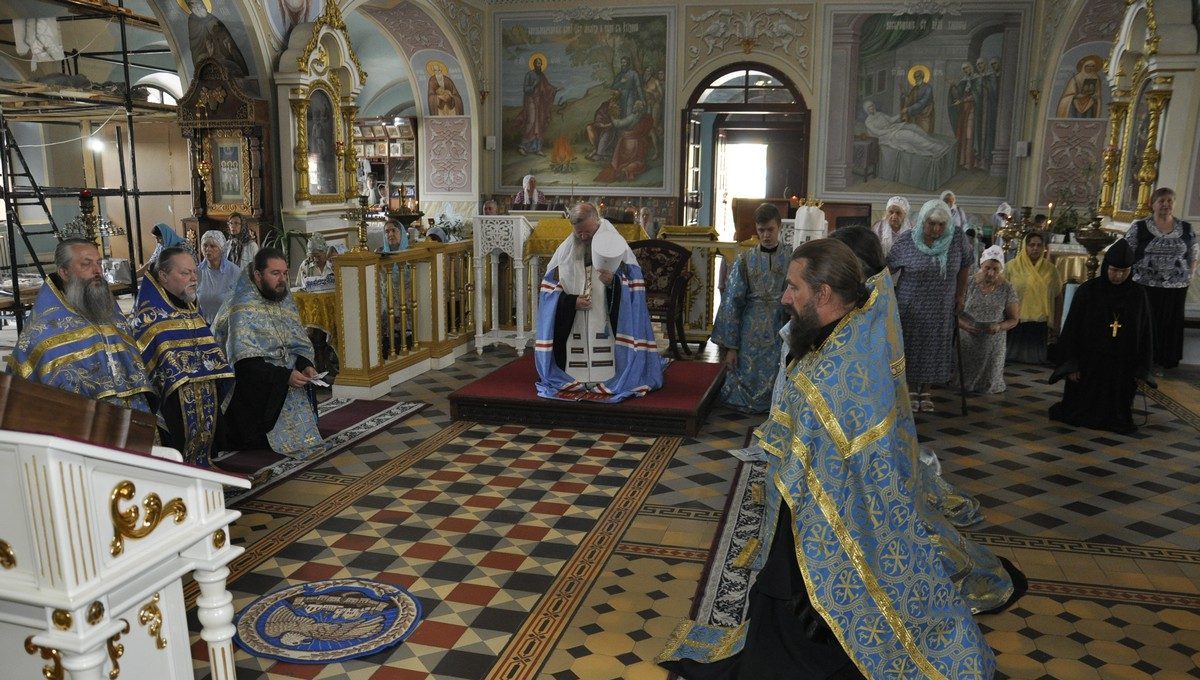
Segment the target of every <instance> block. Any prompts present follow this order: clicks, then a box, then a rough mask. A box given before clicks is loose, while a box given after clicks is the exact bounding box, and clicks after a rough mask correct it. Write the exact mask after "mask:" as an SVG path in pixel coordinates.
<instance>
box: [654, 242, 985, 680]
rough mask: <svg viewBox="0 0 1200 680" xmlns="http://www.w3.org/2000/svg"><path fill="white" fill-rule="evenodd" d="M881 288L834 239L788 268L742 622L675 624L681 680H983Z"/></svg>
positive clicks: (670, 654) (979, 641)
mask: <svg viewBox="0 0 1200 680" xmlns="http://www.w3.org/2000/svg"><path fill="white" fill-rule="evenodd" d="M885 283H886V281H883V280H881V279H879V278H875V279H872V280H871V281H865V280H864V278H863V274H862V271H861V268H860V265H859V263H858V260H857V258H856V257H855V255H854V253H853V252H852V251H851V250H850V249H849V248H848V247H846V246H845V245H844V244H842V243H840V242H837V241H835V240H833V239H818V240H815V241H809V242H807V243H805V244H802V245H801V246H800V247H799V248H797V249H796V251H795V252H794V254H793V255H792V261H791V263H790V264H789V267H788V275H787V286H786V288H785V289H784V292H783V302H784V304H785V305H787V306H788V307H789V308H790V312H791V320H790V322H791V328H790V332H789V335H788V340H787V341H788V344H789V347H790V349H791V355H792V357H793V358H792V360H791V361H790V362H789V364H788V367H787V374H786V381H785V382H784V384H783V389H782V390H781V393H780V394H779V396H778V398H777V400H776V402H775V403H774V404H773V405H772V409H771V416H770V418H769V419H768V420H767V421H766V422H764V423H763V425H762V426H761V427H759V429H758V430H757V431H756V433H755V434H756V435H757V437H758V439H759V442H760V444H761V446H762V447H763V448H764V449H765V450H766V451H767V453H768V454H769V455H768V461H767V474H768V482H767V484H765V518H764V522H765V527H766V530H765V531H764V532H763V533H762V534H760V536H762V537H763V538H762V544H761V547H760V552H759V554H760V555H765V560H763V561H761V562H760V563H759V565H757V566H761V570H760V571H759V574H758V577H757V580H756V581H755V585H754V588H753V590H752V592H751V600H750V607H749V612H748V618H747V620H746V621H745V622H744V623H742V624H741V625H739V626H737V627H734V628H723V627H717V626H712V625H707V624H701V623H698V622H688V623H685V624H684V625H683V626H681V627H680V629H678V630H677V631H676V633H675V635H673V636H672V638H671V641H670V643H669V645H668V647H667V649H666V650H664V652H663V654H662V655H661V656H660V657H659V659H660V662H661V663H663V665H664V666H667V667H668V668H669V669H671V670H672V671H675V672H677V673H679V674H680V675H682V676H683V677H687V678H691V679H693V680H696V679H704V678H754V679H755V680H773V679H777V680H782V679H784V678H789V679H790V678H806V679H822V678H824V679H831V678H860V677H866V678H880V679H883V678H887V679H888V680H892V679H911V680H917V679H919V678H935V679H938V680H964V679H976V680H987V679H988V678H991V677H993V675H994V674H995V669H996V662H995V657H994V655H993V653H992V650H991V648H989V647H988V645H987V643H986V642H985V641H984V639H983V634H982V633H981V631H980V629H979V626H978V625H977V624H976V623H975V621H974V620H973V619H972V616H971V607H970V606H969V605H968V604H967V603H966V602H965V601H964V600H963V598H962V597H961V596H960V594H959V590H958V587H957V586H956V585H955V583H954V582H953V580H952V578H951V575H950V574H949V573H948V572H947V568H946V561H945V560H944V559H943V556H942V554H941V548H940V547H939V546H938V542H937V540H936V539H935V538H934V537H932V536H931V534H930V532H929V529H928V527H927V526H926V525H925V521H924V519H925V514H926V513H924V512H922V511H921V510H920V507H919V500H920V499H919V498H918V495H919V487H918V485H917V483H916V482H915V481H914V471H913V465H914V463H915V461H914V460H913V455H912V454H913V452H914V451H915V450H916V446H917V444H916V431H915V427H914V425H913V420H912V417H911V413H910V412H909V411H908V410H907V408H906V404H905V401H904V400H905V399H906V395H905V394H904V388H903V385H904V378H903V374H904V362H903V358H902V356H900V355H899V354H898V352H895V351H887V350H886V349H885V350H884V351H881V350H880V346H881V344H882V343H889V344H890V345H891V346H892V347H896V348H898V347H900V346H901V345H900V344H899V342H900V338H899V332H900V330H899V324H898V321H897V318H896V317H897V315H896V313H895V307H894V306H893V305H892V304H890V301H891V296H890V295H888V294H887V292H886V291H883V290H881V286H882V285H884V284H885Z"/></svg>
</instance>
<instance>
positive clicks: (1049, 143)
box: [1039, 119, 1108, 206]
mask: <svg viewBox="0 0 1200 680" xmlns="http://www.w3.org/2000/svg"><path fill="white" fill-rule="evenodd" d="M1107 127H1108V121H1107V120H1105V119H1096V120H1084V119H1073V120H1052V121H1049V125H1048V126H1047V127H1046V137H1045V142H1044V145H1043V148H1044V149H1045V153H1044V154H1043V157H1042V193H1041V196H1040V197H1039V203H1040V204H1041V205H1045V204H1047V203H1050V202H1052V201H1053V202H1058V201H1061V200H1062V198H1063V196H1064V195H1065V196H1066V197H1067V198H1068V199H1069V200H1071V201H1073V202H1075V203H1076V204H1078V205H1083V206H1087V205H1091V204H1094V203H1095V202H1096V197H1097V196H1098V195H1099V193H1098V192H1099V188H1100V175H1101V171H1102V169H1103V167H1104V158H1103V153H1104V148H1103V147H1104V132H1105V130H1106V129H1107Z"/></svg>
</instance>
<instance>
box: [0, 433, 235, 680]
mask: <svg viewBox="0 0 1200 680" xmlns="http://www.w3.org/2000/svg"><path fill="white" fill-rule="evenodd" d="M159 452H161V453H163V454H164V455H167V456H171V455H174V456H178V453H177V452H175V451H174V450H171V449H156V453H159ZM225 485H229V486H235V487H240V488H249V487H250V482H249V480H247V479H244V478H242V477H238V476H233V475H227V474H223V473H220V472H215V471H212V470H206V469H201V468H197V467H193V466H190V465H186V464H184V463H181V462H177V461H176V460H172V459H168V458H164V457H159V456H157V455H156V456H149V455H144V454H136V453H129V452H125V451H120V450H116V449H109V448H104V447H100V446H94V445H92V444H86V443H82V442H78V441H73V440H70V439H63V438H60V437H50V436H45V435H38V434H27V433H24V432H13V431H8V430H0V498H3V499H4V504H5V508H4V510H5V511H4V512H3V513H0V659H3V669H2V670H0V677H3V678H6V679H11V680H25V679H26V678H27V679H28V680H37V678H47V679H50V680H56V679H57V680H61V679H62V678H70V680H109V679H110V678H113V679H116V680H184V679H185V678H187V679H190V678H193V677H194V673H193V670H192V655H191V649H190V645H189V642H188V628H187V620H186V618H185V611H184V602H183V588H182V583H181V579H182V577H183V575H184V574H187V573H189V572H194V577H195V579H196V581H197V583H198V584H199V586H200V596H199V598H198V599H197V600H196V605H197V608H198V616H199V619H200V623H201V626H202V629H201V632H200V637H201V638H203V639H204V641H205V642H207V643H208V656H209V660H210V664H211V670H212V678H213V680H234V678H236V671H235V670H234V664H233V643H232V640H233V635H234V632H235V631H234V626H233V615H234V611H233V596H232V595H231V594H230V593H229V591H228V590H227V589H226V587H225V580H226V578H227V576H228V575H229V570H228V569H227V568H226V565H227V564H228V563H229V561H230V560H232V559H233V558H234V557H236V556H237V555H238V554H240V553H241V552H242V550H243V549H242V548H240V547H234V546H233V545H232V544H231V542H230V539H229V524H230V523H231V522H233V521H234V520H235V519H237V517H238V516H239V514H240V513H238V512H236V511H234V510H228V509H226V508H225V499H224V494H223V486H225Z"/></svg>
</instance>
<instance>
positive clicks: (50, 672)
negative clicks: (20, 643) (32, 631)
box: [25, 635, 63, 680]
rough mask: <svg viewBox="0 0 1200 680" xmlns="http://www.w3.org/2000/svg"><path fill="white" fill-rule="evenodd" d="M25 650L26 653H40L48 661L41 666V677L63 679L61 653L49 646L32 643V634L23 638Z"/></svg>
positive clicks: (55, 679) (47, 679) (54, 679)
mask: <svg viewBox="0 0 1200 680" xmlns="http://www.w3.org/2000/svg"><path fill="white" fill-rule="evenodd" d="M25 652H26V653H27V654H37V653H39V652H40V653H41V655H42V658H43V659H45V660H46V661H49V662H50V664H49V665H47V666H45V667H43V668H42V677H43V678H46V680H63V667H62V654H61V653H60V652H59V651H58V650H57V649H51V648H50V647H39V646H38V645H35V644H33V636H32V635H30V636H29V637H27V638H25Z"/></svg>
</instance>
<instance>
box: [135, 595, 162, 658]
mask: <svg viewBox="0 0 1200 680" xmlns="http://www.w3.org/2000/svg"><path fill="white" fill-rule="evenodd" d="M158 599H159V594H158V593H154V597H152V598H150V601H149V602H147V603H146V604H145V605H143V606H142V608H141V609H139V610H138V623H140V624H142V625H143V626H146V632H147V633H149V634H150V637H152V638H154V646H155V647H157V648H158V649H166V648H167V640H166V638H164V637H163V636H162V623H163V615H162V610H161V609H159V608H158Z"/></svg>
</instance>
